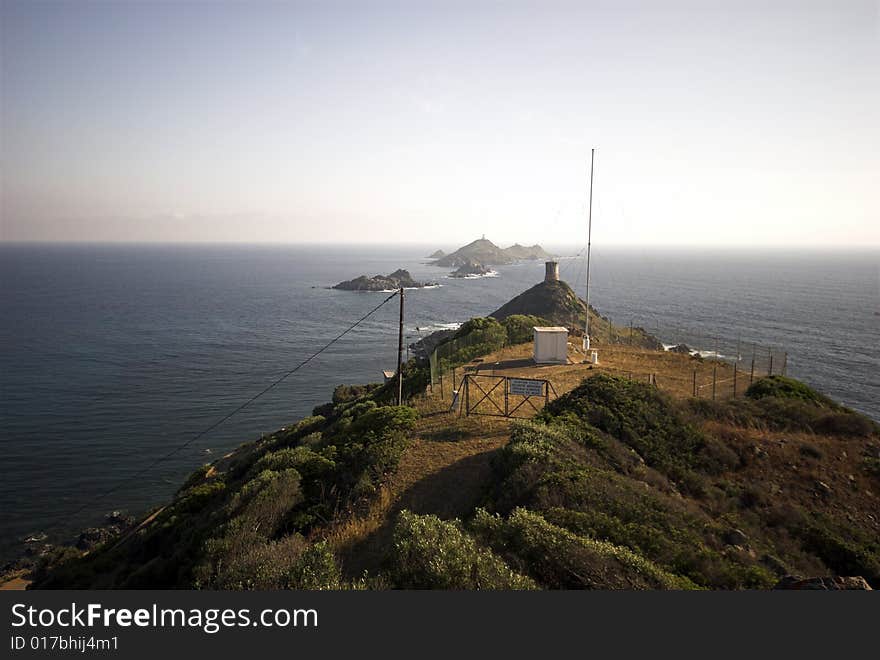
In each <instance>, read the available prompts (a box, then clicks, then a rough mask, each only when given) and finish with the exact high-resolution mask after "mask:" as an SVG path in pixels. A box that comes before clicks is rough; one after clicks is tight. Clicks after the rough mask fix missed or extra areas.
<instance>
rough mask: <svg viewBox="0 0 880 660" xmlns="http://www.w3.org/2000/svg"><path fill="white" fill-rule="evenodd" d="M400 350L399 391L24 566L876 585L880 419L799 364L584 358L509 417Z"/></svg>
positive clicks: (78, 575)
mask: <svg viewBox="0 0 880 660" xmlns="http://www.w3.org/2000/svg"><path fill="white" fill-rule="evenodd" d="M418 370H419V367H418V366H417V365H414V364H410V365H408V374H407V375H408V380H407V381H405V382H408V383H409V384H410V385H409V396H410V397H411V402H412V403H413V405H414V406H415V409H413V408H407V407H402V408H398V407H396V406H390V405H387V402H388V398H389V392H388V390H387V388H382V387H378V388H377V387H373V388H362V389H359V388H344V389H343V388H341V389H340V390H339V392H338V396H336V397H335V400H334V402H333V403H330V404H327V405H326V406H322V407H320V410H316V412H319V413H320V415H317V416H314V417H311V418H308V419H305V420H303V421H301V422H299V423H298V424H296V425H293V426H291V427H288V428H285V429H282V430H281V431H279V432H278V433H276V434H274V435H272V436H270V437H268V438H265V439H263V440H262V441H261V442H258V443H254V444H251V445H247V446H244V447H242V448H241V449H239V450H237V451H236V452H233V453H232V454H230V455H229V456H227V457H225V458H224V459H222V460H220V461H218V462H216V463H214V464H213V465H211V466H206V468H204V469H202V470H199V471H198V472H196V473H195V474H194V475H193V476H192V477H191V478H190V480H189V481H188V482H187V483H186V484H184V485H183V487H182V488H181V489H180V491H179V493H178V495H177V497H176V498H175V499H174V501H173V502H171V503H169V505H168V506H166V507H164V508H163V509H161V510H160V511H159V512H157V513H156V514H155V515H154V516H152V517H151V518H150V519H149V520H148V521H147V522H145V523H144V524H143V525H141V527H140V529H139V530H138V531H137V532H136V533H133V534H130V535H128V536H125V537H123V538H118V539H114V540H112V541H110V542H108V543H105V544H104V545H103V546H101V547H99V548H97V549H96V550H95V551H93V552H91V553H89V554H87V555H85V556H75V557H73V556H70V554H68V555H67V556H65V557H56V558H55V561H54V562H52V561H47V563H46V565H45V566H44V567H42V569H41V570H40V571H37V575H36V576H35V577H36V579H37V582H36V586H38V587H49V588H59V587H65V588H69V587H79V588H100V587H128V588H144V587H152V588H156V587H183V588H187V587H197V588H220V589H277V588H305V589H318V588H351V587H354V588H391V587H397V588H456V589H459V588H464V589H470V588H603V589H618V588H623V589H655V588H674V589H690V588H709V589H742V588H769V587H772V586H773V585H774V584H776V583H777V582H778V581H779V580H780V579H782V578H783V577H785V576H788V575H798V576H826V575H841V576H860V577H862V578H864V579H865V580H867V581H868V582H869V583H871V584H873V585H874V586H880V542H878V539H880V521H878V516H877V514H876V511H877V508H878V507H877V496H876V495H875V493H876V492H878V489H880V433H878V426H877V425H876V424H874V423H873V422H871V421H870V420H868V419H866V418H864V417H863V416H861V415H858V414H856V413H853V412H851V411H849V410H846V409H845V408H843V407H841V406H839V405H837V404H835V403H834V402H832V401H830V400H828V399H827V398H825V397H822V396H821V395H818V394H816V393H814V392H813V391H812V390H810V389H809V388H807V387H806V386H804V385H802V384H800V383H798V382H797V381H792V380H791V379H782V378H778V377H773V378H770V379H764V380H760V381H757V382H756V383H755V384H754V385H753V386H752V388H750V390H749V395H748V397H747V398H745V399H739V400H729V401H724V402H712V401H707V400H695V399H672V398H670V397H669V396H668V395H666V394H663V393H662V392H660V391H659V390H657V389H656V388H654V387H652V386H649V385H647V384H644V383H637V382H634V381H631V380H627V379H623V378H617V377H610V376H607V375H597V376H593V377H591V378H587V379H586V380H585V381H584V382H583V383H582V384H581V385H580V386H578V387H576V388H575V389H574V390H572V391H570V392H568V393H567V394H565V395H563V396H561V397H559V398H558V399H556V400H555V401H553V402H551V403H550V404H549V406H547V407H546V408H545V409H544V410H543V411H542V412H541V413H540V414H539V415H537V416H536V417H535V418H534V419H532V420H527V421H517V422H511V421H510V420H506V419H496V418H474V417H470V418H458V417H457V416H456V415H455V414H453V413H451V412H449V411H448V409H447V407H446V404H444V403H443V402H442V401H438V400H437V399H435V398H433V397H430V396H425V395H418V392H419V391H420V388H422V387H424V381H423V380H422V381H420V380H419V375H418V373H419V371H418ZM77 554H78V553H77ZM364 571H366V572H367V573H366V574H364ZM789 581H791V580H789ZM853 582H854V583H856V584H860V582H859V581H858V580H855V581H853ZM823 584H824V583H823Z"/></svg>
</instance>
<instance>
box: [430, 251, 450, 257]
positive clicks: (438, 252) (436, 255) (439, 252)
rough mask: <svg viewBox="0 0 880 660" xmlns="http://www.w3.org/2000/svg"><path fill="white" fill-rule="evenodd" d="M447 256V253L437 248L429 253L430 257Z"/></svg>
mask: <svg viewBox="0 0 880 660" xmlns="http://www.w3.org/2000/svg"><path fill="white" fill-rule="evenodd" d="M445 256H446V253H445V252H444V251H443V250H436V251H435V252H432V253H431V254H429V255H428V259H442V258H443V257H445Z"/></svg>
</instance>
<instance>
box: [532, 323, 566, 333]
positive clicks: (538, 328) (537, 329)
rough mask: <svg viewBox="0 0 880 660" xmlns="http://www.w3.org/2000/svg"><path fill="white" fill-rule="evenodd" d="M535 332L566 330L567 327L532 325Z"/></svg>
mask: <svg viewBox="0 0 880 660" xmlns="http://www.w3.org/2000/svg"><path fill="white" fill-rule="evenodd" d="M533 328H534V330H535V332H568V328H563V327H562V326H559V325H544V326H537V325H536V326H533Z"/></svg>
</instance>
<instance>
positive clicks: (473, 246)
mask: <svg viewBox="0 0 880 660" xmlns="http://www.w3.org/2000/svg"><path fill="white" fill-rule="evenodd" d="M438 252H439V250H438ZM434 254H437V253H436V252H435V253H434ZM550 258H551V255H550V254H548V253H547V252H546V251H545V250H544V248H542V247H541V246H540V245H532V246H531V247H525V246H523V245H520V244H519V243H516V244H514V245H511V246H510V247H508V248H503V249H502V248H500V247H498V246H497V245H495V244H494V243H493V242H492V241H490V240H487V239H486V238H478V239H477V240H475V241H473V242H472V243H468V244H467V245H465V246H464V247H461V248H459V249H457V250H456V251H455V252H453V253H451V254H447V255H445V256H442V257H440V258H438V259H437V261H435V262H434V264H433V265H434V266H443V267H446V268H459V267H461V266H464V265H466V264H467V263H468V262H471V261H475V262H477V263H479V264H482V265H483V266H503V265H505V264H512V263H514V262H516V261H524V260H534V259H550Z"/></svg>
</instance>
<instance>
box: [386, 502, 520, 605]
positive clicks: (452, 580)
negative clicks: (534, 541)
mask: <svg viewBox="0 0 880 660" xmlns="http://www.w3.org/2000/svg"><path fill="white" fill-rule="evenodd" d="M390 577H391V580H392V582H393V583H394V585H395V586H396V587H398V588H401V589H533V588H535V584H534V582H532V580H530V579H529V578H527V577H524V576H523V575H520V574H518V573H515V572H514V571H512V570H511V569H510V567H509V566H507V565H506V564H505V563H504V561H502V560H501V559H500V558H499V557H497V556H495V555H494V554H493V553H492V552H490V551H489V550H487V549H485V548H482V547H480V546H479V545H477V543H476V541H474V539H473V538H471V537H470V536H468V535H467V534H466V533H465V532H464V531H463V529H462V527H461V525H460V524H459V523H458V522H454V523H453V522H444V521H442V520H440V519H439V518H437V517H436V516H418V515H416V514H413V513H410V512H409V511H402V512H401V513H400V515H399V517H398V519H397V525H396V526H395V528H394V540H393V544H392V549H391V561H390Z"/></svg>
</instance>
